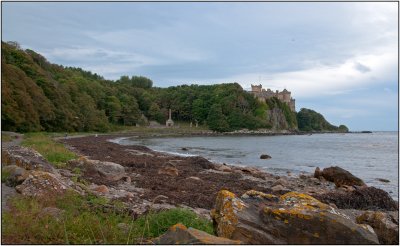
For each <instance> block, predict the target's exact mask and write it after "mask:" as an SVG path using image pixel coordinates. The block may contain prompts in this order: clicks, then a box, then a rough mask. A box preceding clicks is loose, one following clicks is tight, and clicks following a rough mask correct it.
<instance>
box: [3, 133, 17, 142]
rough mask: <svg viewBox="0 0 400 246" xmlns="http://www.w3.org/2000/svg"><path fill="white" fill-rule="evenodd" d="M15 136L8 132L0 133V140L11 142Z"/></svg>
mask: <svg viewBox="0 0 400 246" xmlns="http://www.w3.org/2000/svg"><path fill="white" fill-rule="evenodd" d="M14 138H15V137H13V136H10V135H9V134H4V133H2V134H1V141H2V142H11V141H12V140H13V139H14Z"/></svg>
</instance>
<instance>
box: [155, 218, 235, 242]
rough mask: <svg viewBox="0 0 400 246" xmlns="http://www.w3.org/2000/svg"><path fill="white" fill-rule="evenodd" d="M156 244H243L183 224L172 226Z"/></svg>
mask: <svg viewBox="0 0 400 246" xmlns="http://www.w3.org/2000/svg"><path fill="white" fill-rule="evenodd" d="M154 243H155V244H170V245H171V244H230V245H232V244H241V242H240V241H235V240H229V239H227V238H222V237H216V236H213V235H210V234H208V233H206V232H204V231H200V230H197V229H194V228H191V227H189V228H187V227H186V226H184V225H183V224H180V223H178V224H176V225H174V226H171V227H170V228H169V229H168V231H167V232H166V233H165V234H163V235H161V236H160V237H159V238H157V239H156V240H155V241H154Z"/></svg>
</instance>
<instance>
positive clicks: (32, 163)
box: [1, 146, 57, 173]
mask: <svg viewBox="0 0 400 246" xmlns="http://www.w3.org/2000/svg"><path fill="white" fill-rule="evenodd" d="M1 162H2V165H3V166H6V165H16V166H18V167H21V168H23V169H25V170H36V171H45V172H49V173H57V171H56V169H55V168H54V167H53V166H52V164H51V163H50V162H48V161H47V160H46V159H44V158H43V156H42V155H41V154H40V153H39V152H37V151H36V150H33V149H31V148H25V147H21V146H12V147H9V148H7V149H5V148H2V149H1Z"/></svg>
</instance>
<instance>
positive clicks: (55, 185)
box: [15, 171, 70, 197]
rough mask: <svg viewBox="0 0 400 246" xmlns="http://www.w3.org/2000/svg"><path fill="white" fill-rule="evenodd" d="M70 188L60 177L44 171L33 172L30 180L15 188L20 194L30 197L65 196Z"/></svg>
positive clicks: (29, 177) (27, 179)
mask: <svg viewBox="0 0 400 246" xmlns="http://www.w3.org/2000/svg"><path fill="white" fill-rule="evenodd" d="M68 188H70V187H69V186H68V185H67V184H65V183H64V182H63V181H62V180H61V179H59V177H58V176H56V175H55V174H52V173H48V172H43V171H31V172H30V174H29V176H28V178H26V179H25V181H24V182H23V183H22V184H20V185H18V186H16V187H15V189H16V190H17V191H18V192H19V193H21V194H22V195H24V196H30V197H42V196H51V195H57V194H63V193H65V191H66V190H67V189H68Z"/></svg>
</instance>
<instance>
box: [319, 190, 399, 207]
mask: <svg viewBox="0 0 400 246" xmlns="http://www.w3.org/2000/svg"><path fill="white" fill-rule="evenodd" d="M314 197H315V198H317V199H318V200H320V201H322V202H325V203H334V204H335V205H336V206H337V207H338V208H341V209H363V210H367V209H369V210H382V209H383V210H389V211H396V210H398V203H397V202H396V201H394V200H393V198H392V197H391V196H390V195H389V194H388V193H387V192H386V191H384V190H382V189H378V188H375V187H356V189H354V190H352V191H350V192H349V191H343V190H334V191H331V192H327V193H322V194H315V195H314Z"/></svg>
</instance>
